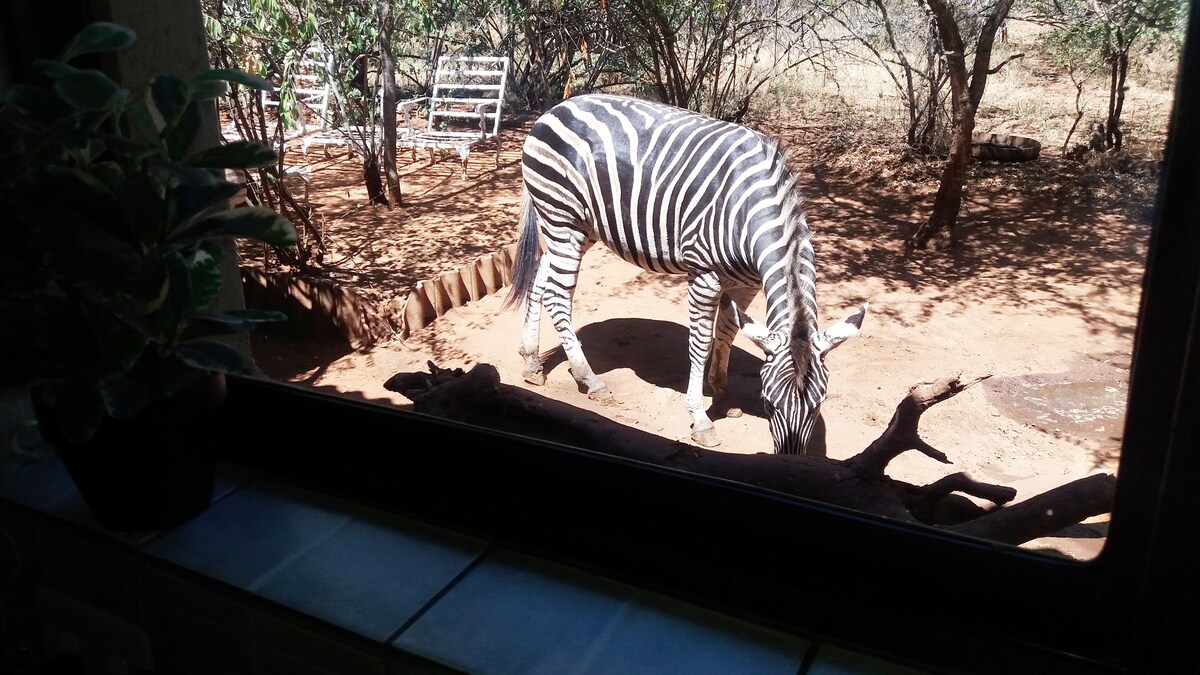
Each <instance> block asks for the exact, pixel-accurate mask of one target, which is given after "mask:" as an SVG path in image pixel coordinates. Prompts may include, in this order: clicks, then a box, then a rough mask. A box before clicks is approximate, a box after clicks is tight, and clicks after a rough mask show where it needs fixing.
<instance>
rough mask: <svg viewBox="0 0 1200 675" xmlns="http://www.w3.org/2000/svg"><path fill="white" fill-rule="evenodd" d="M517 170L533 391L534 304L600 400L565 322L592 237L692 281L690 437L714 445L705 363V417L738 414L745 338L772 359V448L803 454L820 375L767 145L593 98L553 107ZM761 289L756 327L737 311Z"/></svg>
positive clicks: (784, 188) (798, 220)
mask: <svg viewBox="0 0 1200 675" xmlns="http://www.w3.org/2000/svg"><path fill="white" fill-rule="evenodd" d="M522 173H523V178H524V191H523V202H524V203H523V205H522V222H523V225H522V233H521V241H520V242H519V244H518V253H517V260H516V266H515V268H514V273H513V292H512V294H511V295H510V296H509V302H514V301H516V300H518V299H523V300H525V303H526V304H525V323H524V328H523V330H522V347H521V354H522V355H523V356H524V357H525V360H526V369H525V376H526V380H528V381H530V382H534V383H538V384H540V383H542V382H544V376H543V375H542V373H541V362H540V359H539V346H540V345H539V342H538V340H539V338H538V322H539V319H540V316H541V309H542V306H544V307H545V308H546V310H547V313H548V315H549V317H550V319H551V321H552V322H553V324H554V327H555V329H556V330H557V332H558V335H559V337H560V339H561V341H562V344H563V348H564V350H565V352H566V356H567V359H568V361H569V362H570V365H571V372H572V374H573V375H574V377H575V379H576V380H577V381H578V382H579V384H580V385H581V386H583V387H585V388H586V390H587V392H588V393H589V395H592V396H605V395H607V389H606V388H605V385H604V383H603V381H601V380H600V378H599V377H597V376H596V375H595V373H594V372H593V371H592V369H591V367H590V365H589V364H588V362H587V359H586V358H585V357H584V355H583V351H582V349H581V348H580V345H579V340H578V338H577V336H576V334H575V330H574V328H573V326H572V324H571V298H572V295H573V293H574V290H575V286H576V282H577V278H578V273H579V267H580V259H581V258H582V256H583V254H584V253H585V252H586V251H587V250H588V249H589V248H590V247H591V246H592V245H593V244H594V243H595V242H596V241H602V242H604V244H605V245H607V246H608V247H609V248H610V249H612V250H613V251H614V252H615V253H616V254H617V255H619V256H620V257H621V258H623V259H624V260H626V261H628V262H630V263H633V264H635V265H638V266H639V267H641V268H643V269H647V270H650V271H654V272H662V273H669V274H685V275H687V277H688V312H689V318H690V325H691V330H690V334H689V339H688V354H689V361H690V364H691V365H690V370H689V378H688V387H687V395H686V405H687V408H688V411H689V412H690V413H691V415H692V435H693V438H695V439H696V440H697V441H698V442H700V443H701V444H704V445H710V446H711V445H716V444H717V443H719V440H718V439H717V437H716V434H715V431H714V429H713V425H712V422H711V420H710V419H709V418H708V416H707V415H706V414H705V411H704V398H703V385H704V375H705V366H706V364H707V365H708V367H709V379H708V382H709V385H710V386H711V387H712V389H713V406H714V409H715V410H718V411H721V412H728V413H729V414H738V411H737V410H736V409H735V408H733V407H732V406H730V405H729V400H728V393H727V387H726V384H727V372H726V371H727V366H728V361H729V350H730V344H731V342H732V340H733V337H734V335H735V334H736V333H737V331H738V330H739V328H740V329H742V330H744V331H745V332H746V334H747V335H748V336H750V337H751V339H753V340H754V341H755V342H756V343H757V344H759V345H760V346H761V347H763V349H764V350H765V351H766V352H767V358H766V362H765V363H764V366H763V369H762V373H761V374H762V380H763V398H764V405H765V408H766V410H767V413H768V418H769V420H770V424H771V431H772V437H773V438H774V441H775V450H776V451H777V452H792V453H796V452H803V449H804V446H805V443H806V442H807V440H808V437H809V435H810V433H811V430H812V427H813V424H814V422H815V421H816V419H817V414H818V408H819V406H820V403H821V401H822V400H824V398H825V392H826V385H827V371H826V369H825V366H824V363H823V359H822V353H823V352H820V351H817V350H818V349H819V347H820V345H821V342H822V341H821V340H820V339H818V337H819V336H818V330H817V308H816V301H815V297H814V290H815V289H814V280H815V270H814V265H813V249H812V244H811V240H810V236H809V231H808V227H807V224H806V223H805V219H804V214H803V212H802V211H801V208H800V200H799V196H798V194H797V191H796V186H795V183H796V178H795V175H794V174H793V173H792V172H791V171H790V170H789V168H788V166H787V162H786V157H785V155H784V152H783V151H782V150H781V149H780V148H779V147H778V146H777V144H776V143H775V142H774V141H773V140H771V139H769V138H767V137H765V136H763V135H762V134H759V133H757V132H755V131H752V130H750V129H747V128H745V127H743V126H740V125H737V124H732V123H728V122H722V121H719V120H715V119H712V118H709V117H705V116H702V115H699V114H697V113H694V112H691V111H688V110H683V109H680V108H674V107H670V106H666V105H661V104H657V103H651V102H647V101H641V100H637V99H631V98H624V97H618V96H610V95H600V94H590V95H585V96H579V97H575V98H571V99H568V100H566V101H564V102H562V103H560V104H558V105H557V106H555V107H554V108H552V109H551V110H550V111H548V112H547V113H546V114H545V115H543V116H542V117H541V118H540V119H539V120H538V121H537V122H536V123H535V124H534V126H533V128H532V129H531V130H530V133H529V136H528V138H527V139H526V141H525V146H524V152H523V156H522ZM539 234H540V236H541V238H542V240H543V242H544V246H545V254H544V255H542V257H541V258H540V262H539V259H538V253H539V241H538V238H539ZM759 289H762V290H763V291H764V292H765V294H766V300H767V321H766V325H765V326H761V325H759V324H755V323H753V322H752V321H751V320H750V319H749V317H748V316H746V315H745V314H744V312H742V311H741V309H740V308H739V305H740V306H741V307H745V306H746V305H748V304H749V302H750V300H751V299H753V297H754V296H755V295H756V294H757V292H758V291H759ZM860 321H861V317H860ZM842 339H845V338H842ZM838 342H840V340H838ZM831 346H832V345H831ZM827 348H828V347H826V349H827Z"/></svg>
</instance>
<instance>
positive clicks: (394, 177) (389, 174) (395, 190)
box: [379, 0, 404, 206]
mask: <svg viewBox="0 0 1200 675" xmlns="http://www.w3.org/2000/svg"><path fill="white" fill-rule="evenodd" d="M379 86H380V87H381V89H380V92H381V93H382V95H383V96H382V98H381V100H380V104H379V105H380V108H381V109H380V111H379V114H380V116H381V118H382V122H381V124H382V125H383V148H382V150H381V151H380V154H382V155H383V173H384V176H385V177H386V179H387V192H388V194H389V195H391V197H392V203H394V204H395V205H396V206H402V205H403V203H404V202H403V198H402V197H403V196H402V194H401V192H400V173H399V172H398V171H397V170H396V64H395V62H394V61H393V60H392V4H391V2H390V1H389V0H381V1H380V3H379Z"/></svg>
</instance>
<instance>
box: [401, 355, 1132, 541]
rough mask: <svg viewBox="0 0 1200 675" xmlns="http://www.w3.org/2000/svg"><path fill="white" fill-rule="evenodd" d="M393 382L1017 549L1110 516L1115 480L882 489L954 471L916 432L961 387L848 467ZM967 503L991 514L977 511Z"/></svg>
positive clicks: (907, 400) (452, 402) (951, 382)
mask: <svg viewBox="0 0 1200 675" xmlns="http://www.w3.org/2000/svg"><path fill="white" fill-rule="evenodd" d="M428 365H429V372H428V373H397V374H396V375H394V376H392V377H391V378H390V379H389V380H388V381H387V382H386V383H385V384H384V386H385V387H386V388H387V389H389V390H391V391H396V392H399V393H401V394H403V395H404V396H406V397H408V398H409V399H411V400H412V401H413V410H414V411H416V412H420V413H423V414H428V415H433V416H436V417H441V418H444V419H451V420H457V421H460V422H465V423H468V424H475V425H478V426H484V427H489V428H493V429H499V430H503V431H509V432H513V433H520V434H523V435H526V436H532V437H536V438H541V439H544V440H548V441H553V442H558V443H566V444H570V445H573V446H576V447H582V448H587V449H591V450H595V451H598V452H604V453H608V454H612V455H617V456H620V457H625V458H628V459H633V460H637V461H640V462H647V463H651V464H656V465H659V466H663V467H668V468H672V469H679V470H682V471H687V472H691V473H696V474H702V475H707V476H713V477H718V478H723V479H727V480H732V481H737V482H740V483H746V484H749V485H754V486H757V487H760V488H764V489H767V490H773V491H775V492H780V493H783V494H787V495H792V496H795V497H802V498H806V499H813V500H818V501H821V502H825V503H827V504H832V505H835V506H842V507H846V508H850V509H855V510H858V511H863V512H866V513H872V514H875V515H879V516H884V517H888V518H892V519H896V520H901V521H907V522H913V523H923V524H926V525H933V526H937V527H939V528H942V529H944V530H946V531H950V532H956V533H959V534H964V535H968V536H973V537H979V538H983V539H988V540H991V541H998V542H1003V543H1008V544H1021V543H1024V542H1027V541H1030V540H1032V539H1036V538H1038V537H1043V536H1047V535H1050V534H1053V533H1055V532H1058V531H1059V530H1062V529H1063V528H1065V527H1068V526H1070V525H1074V524H1076V523H1079V522H1081V521H1083V520H1084V519H1086V518H1090V517H1092V516H1097V515H1100V514H1103V513H1107V512H1108V510H1109V508H1110V505H1111V504H1112V498H1113V491H1114V489H1115V486H1116V478H1115V476H1112V475H1109V474H1097V475H1093V476H1089V477H1087V478H1082V479H1079V480H1076V481H1073V482H1070V483H1067V484H1065V485H1062V486H1060V487H1057V488H1054V489H1052V490H1049V491H1047V492H1045V493H1043V494H1040V495H1037V496H1034V497H1031V498H1030V499H1027V500H1024V501H1022V502H1019V503H1017V504H1012V505H1009V502H1011V501H1012V500H1013V499H1014V498H1015V497H1016V494H1017V493H1016V490H1014V489H1013V488H1010V487H1006V486H1002V485H992V484H987V483H980V482H977V481H975V480H973V479H971V478H970V477H969V476H967V475H966V474H963V473H954V474H950V475H947V476H945V477H943V478H941V479H939V480H937V481H935V482H933V483H931V484H929V485H913V484H910V483H906V482H904V481H899V480H895V479H892V478H889V477H888V476H887V475H886V472H885V470H886V468H887V465H888V463H890V462H891V460H893V459H895V458H896V457H897V456H899V455H900V454H902V453H904V452H906V451H908V450H917V451H919V452H922V453H924V454H926V455H928V456H930V457H933V458H934V459H937V460H938V461H941V462H945V463H950V460H949V459H948V457H947V456H946V454H945V453H943V452H941V451H940V450H937V449H936V448H933V447H932V446H930V445H929V444H928V443H926V442H924V441H923V440H921V438H920V435H919V434H918V430H917V427H918V423H919V421H920V418H921V415H922V414H923V413H924V412H925V411H926V410H928V409H929V408H930V407H932V406H934V405H936V404H937V403H940V402H942V401H944V400H946V399H949V398H951V397H953V396H954V395H956V394H958V393H959V392H961V391H963V390H965V389H967V388H968V387H970V386H973V385H975V384H977V383H979V382H981V381H982V380H984V379H986V376H985V377H980V378H976V379H974V380H970V381H967V382H964V381H962V380H961V379H960V378H958V377H947V378H942V379H939V380H936V381H933V382H924V383H918V384H916V385H914V386H913V387H912V388H910V389H909V392H908V394H907V395H906V396H905V397H904V399H903V400H901V402H900V403H899V405H897V406H896V412H895V414H894V415H893V416H892V420H891V422H890V423H889V424H888V427H887V429H886V430H885V431H884V432H883V433H882V434H881V435H880V437H879V438H878V439H876V440H875V441H874V442H873V443H871V444H870V445H869V446H868V447H867V448H866V449H864V450H863V451H862V452H860V453H858V454H857V455H854V456H853V457H850V458H848V459H845V460H838V459H830V458H827V457H815V456H800V455H776V454H766V453H759V454H752V455H744V454H733V453H727V452H721V451H718V450H710V449H706V448H702V447H699V446H695V445H691V444H688V443H683V442H680V441H673V440H670V439H667V438H663V437H661V436H656V435H654V434H651V433H648V432H644V431H641V430H638V429H634V428H632V427H628V426H625V425H621V424H619V423H617V422H614V421H613V420H610V419H608V418H606V417H604V416H603V415H599V414H596V413H593V412H590V411H587V410H583V409H580V408H576V407H574V406H572V405H569V404H566V403H563V402H561V401H555V400H552V399H548V398H545V397H543V396H539V395H538V394H535V393H533V392H531V391H529V390H527V389H524V388H522V387H516V386H512V385H506V384H503V383H502V382H500V375H499V373H498V372H497V371H496V368H495V367H494V366H492V365H490V364H479V365H477V366H475V367H474V368H472V369H471V370H470V371H467V372H464V371H463V370H462V369H453V370H451V369H443V368H439V367H438V366H437V365H435V364H433V363H432V362H430V363H429V364H428ZM968 496H970V497H974V498H977V499H981V500H984V501H987V502H990V505H989V506H980V505H978V504H977V503H976V502H974V501H973V500H971V499H969V498H968Z"/></svg>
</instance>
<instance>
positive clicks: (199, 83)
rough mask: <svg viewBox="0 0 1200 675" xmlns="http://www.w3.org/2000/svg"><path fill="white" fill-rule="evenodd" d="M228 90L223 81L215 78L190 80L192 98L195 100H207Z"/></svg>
mask: <svg viewBox="0 0 1200 675" xmlns="http://www.w3.org/2000/svg"><path fill="white" fill-rule="evenodd" d="M228 92H229V86H228V85H226V84H225V83H224V82H220V81H217V80H193V81H192V99H193V100H196V101H207V100H209V99H212V98H217V97H218V96H224V95H225V94H227V93H228Z"/></svg>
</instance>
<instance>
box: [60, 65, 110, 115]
mask: <svg viewBox="0 0 1200 675" xmlns="http://www.w3.org/2000/svg"><path fill="white" fill-rule="evenodd" d="M54 91H55V93H57V94H58V95H59V97H61V98H62V100H64V101H66V102H67V103H69V104H71V106H72V107H74V108H75V109H76V110H84V111H88V112H94V111H99V110H108V109H111V108H115V107H117V106H119V105H120V104H122V103H124V102H125V101H126V100H128V99H129V91H127V90H126V89H125V87H122V86H121V85H119V84H117V83H116V82H113V81H112V80H110V79H108V76H107V75H105V74H104V73H102V72H100V71H98V70H77V71H75V72H73V73H67V74H65V75H63V76H62V77H60V78H58V80H56V81H55V82H54Z"/></svg>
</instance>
